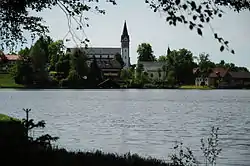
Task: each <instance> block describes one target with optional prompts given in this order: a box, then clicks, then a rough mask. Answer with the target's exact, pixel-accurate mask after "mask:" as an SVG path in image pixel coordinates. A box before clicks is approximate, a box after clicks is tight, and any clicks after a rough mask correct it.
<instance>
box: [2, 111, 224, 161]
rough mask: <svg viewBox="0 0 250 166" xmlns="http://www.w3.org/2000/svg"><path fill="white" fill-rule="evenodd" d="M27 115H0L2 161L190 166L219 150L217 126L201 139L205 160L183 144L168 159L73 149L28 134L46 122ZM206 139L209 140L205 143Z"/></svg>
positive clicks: (211, 157) (49, 138)
mask: <svg viewBox="0 0 250 166" xmlns="http://www.w3.org/2000/svg"><path fill="white" fill-rule="evenodd" d="M24 111H25V112H26V118H25V119H23V120H17V119H14V118H10V117H8V116H5V115H0V149H1V151H2V153H1V164H3V165H15V166H16V165H26V166H29V165H31V166H34V165H51V166H69V165H70V166H80V165H86V166H100V165H102V166H106V165H107V166H191V165H200V164H201V163H203V164H205V165H206V166H208V165H215V164H216V161H217V157H218V155H219V154H220V152H221V149H219V148H218V145H219V139H218V134H217V132H218V128H214V127H213V128H212V132H211V134H210V136H209V138H208V139H202V140H201V150H202V154H203V156H204V159H205V160H204V161H205V163H204V162H199V161H197V160H196V158H195V156H194V154H193V153H192V151H191V150H190V149H189V148H184V147H183V145H182V143H180V144H177V145H176V146H175V147H174V149H175V150H176V153H174V154H172V155H170V159H169V162H165V161H163V160H158V159H155V158H144V157H140V156H139V155H137V154H130V153H127V154H124V155H118V154H114V153H104V152H101V151H95V152H80V151H78V152H72V151H67V150H65V149H62V148H59V147H56V146H53V143H52V142H53V141H56V140H57V139H59V138H58V137H53V136H51V135H49V134H45V135H41V136H39V137H36V138H34V137H31V136H30V135H29V132H30V131H31V130H34V129H36V128H44V127H45V122H44V121H39V122H37V123H35V122H34V120H33V119H29V112H30V111H31V110H30V109H24ZM206 140H208V142H206Z"/></svg>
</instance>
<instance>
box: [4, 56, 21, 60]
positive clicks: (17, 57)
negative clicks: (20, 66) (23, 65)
mask: <svg viewBox="0 0 250 166" xmlns="http://www.w3.org/2000/svg"><path fill="white" fill-rule="evenodd" d="M5 57H6V58H7V59H8V60H9V61H16V60H18V59H19V58H20V56H19V55H5Z"/></svg>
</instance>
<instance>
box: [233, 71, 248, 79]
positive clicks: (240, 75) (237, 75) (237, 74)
mask: <svg viewBox="0 0 250 166" xmlns="http://www.w3.org/2000/svg"><path fill="white" fill-rule="evenodd" d="M229 74H230V75H231V76H232V77H233V78H249V79H250V72H244V71H240V72H229Z"/></svg>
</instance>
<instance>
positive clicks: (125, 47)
mask: <svg viewBox="0 0 250 166" xmlns="http://www.w3.org/2000/svg"><path fill="white" fill-rule="evenodd" d="M129 42H130V41H129V35H128V29H127V24H126V21H125V22H124V26H123V31H122V35H121V55H122V60H123V62H124V67H125V68H128V67H129V66H130V57H129Z"/></svg>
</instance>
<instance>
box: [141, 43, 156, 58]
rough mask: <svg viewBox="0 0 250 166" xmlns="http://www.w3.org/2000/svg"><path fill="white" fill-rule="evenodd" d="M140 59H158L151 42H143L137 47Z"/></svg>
mask: <svg viewBox="0 0 250 166" xmlns="http://www.w3.org/2000/svg"><path fill="white" fill-rule="evenodd" d="M137 53H138V55H139V56H138V61H156V58H155V56H154V55H153V50H152V47H151V45H150V44H149V43H142V44H140V45H139V46H138V48H137Z"/></svg>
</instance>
